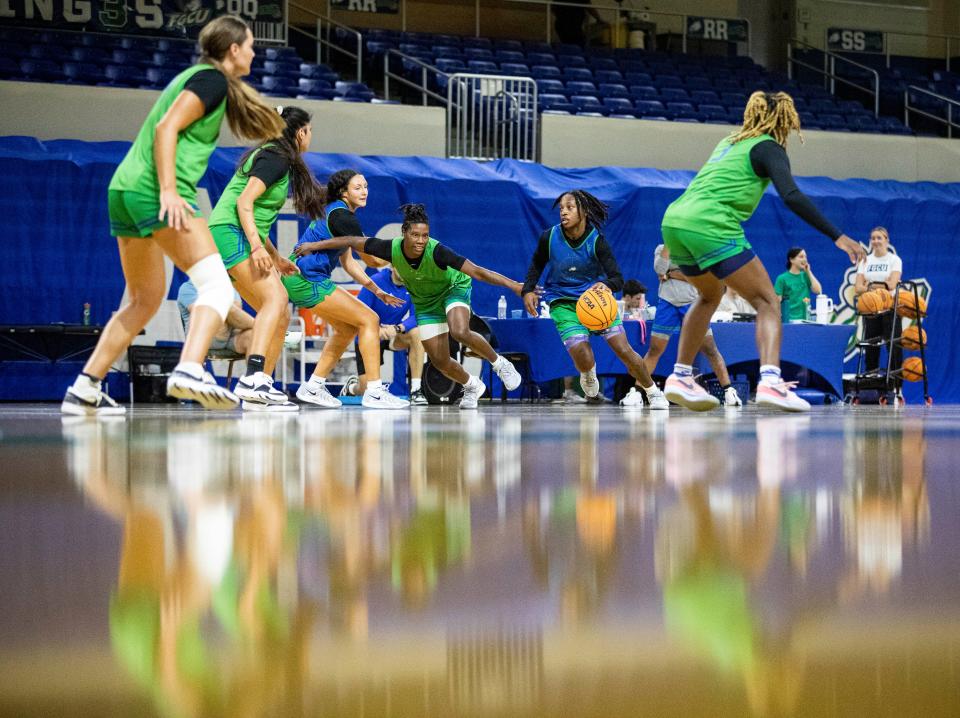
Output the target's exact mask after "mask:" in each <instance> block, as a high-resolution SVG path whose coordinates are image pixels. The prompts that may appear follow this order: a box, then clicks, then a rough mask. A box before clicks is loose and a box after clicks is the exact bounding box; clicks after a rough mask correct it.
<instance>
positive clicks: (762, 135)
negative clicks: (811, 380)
mask: <svg viewBox="0 0 960 718" xmlns="http://www.w3.org/2000/svg"><path fill="white" fill-rule="evenodd" d="M792 131H796V132H797V133H798V134H799V133H800V117H799V116H798V115H797V110H796V108H795V107H794V104H793V98H791V97H790V95H788V94H787V93H785V92H776V93H769V92H754V93H753V94H752V95H751V96H750V99H749V100H748V101H747V107H746V109H745V110H744V113H743V127H741V128H740V130H739V131H737V132H735V133H734V134H732V135H730V136H729V137H726V138H724V139H723V140H722V141H721V142H720V144H718V145H717V146H716V149H714V151H713V154H712V155H711V156H710V159H709V160H707V163H706V164H705V165H704V166H703V167H702V168H701V170H700V171H699V172H698V173H697V176H696V177H694V178H693V181H692V182H691V183H690V186H689V187H687V189H686V191H685V192H684V193H683V194H682V195H681V196H680V197H679V199H677V200H676V201H675V202H673V204H671V205H670V206H669V207H668V208H667V211H666V214H665V215H664V217H663V222H662V226H661V231H662V233H663V241H664V244H665V245H666V246H667V249H669V250H670V257H671V258H672V259H673V261H675V262H676V263H677V264H678V265H679V266H680V271H681V272H683V274H684V276H686V277H687V281H689V282H690V284H692V285H693V286H694V287H696V289H697V290H698V291H699V292H700V296H699V297H698V298H697V299H696V301H694V303H693V305H692V306H691V307H690V310H689V311H688V312H687V315H686V317H684V320H683V328H682V329H681V331H680V346H679V349H678V351H677V363H676V364H675V365H674V369H673V373H672V374H671V375H670V377H669V378H668V379H667V383H666V385H665V387H664V393H665V394H666V396H667V398H668V399H669V400H670V401H672V402H675V403H677V404H680V405H682V406H685V407H687V408H688V409H693V410H695V411H706V410H708V409H712V408H714V407H716V406H718V405H719V403H720V402H719V401H718V400H717V399H716V398H715V397H713V396H711V395H710V394H708V393H707V392H706V391H705V390H704V389H703V388H702V387H701V386H699V385H698V384H697V383H696V382H695V381H694V380H693V368H692V364H693V360H694V357H696V354H697V351H698V350H699V349H700V346H701V345H702V344H703V338H704V336H705V335H706V332H707V328H708V327H709V326H710V317H711V316H713V313H714V311H715V310H716V308H717V305H718V304H719V303H720V299H721V298H722V297H723V292H724V285H727V284H729V285H730V286H731V287H733V289H734V290H735V291H736V292H737V294H739V295H740V296H741V297H743V298H744V299H746V300H747V301H748V302H749V303H750V304H751V305H753V306H754V307H755V308H756V310H757V349H758V350H759V353H760V383H759V384H758V386H757V403H758V404H763V405H767V406H774V407H777V408H780V409H784V410H786V411H809V409H810V405H809V404H808V403H807V402H806V401H805V400H803V399H802V398H800V397H799V396H797V395H796V394H795V393H794V392H793V391H792V388H793V383H792V382H785V381H783V379H782V378H781V376H780V334H781V324H780V300H779V297H777V294H776V292H774V290H773V284H771V283H770V276H769V275H768V274H767V271H766V269H764V267H763V265H762V264H761V263H760V260H759V259H757V257H756V255H754V253H753V250H752V249H751V248H750V243H749V242H747V239H746V236H745V235H744V232H743V227H742V226H741V223H742V222H745V221H746V220H747V219H749V218H750V216H751V215H752V214H753V212H754V211H755V210H756V208H757V205H758V204H760V198H761V197H762V196H763V192H764V190H765V189H766V188H767V185H769V184H770V183H771V182H773V185H774V187H776V190H777V193H778V194H779V195H780V197H781V198H782V199H783V201H784V202H786V204H787V206H788V207H789V208H790V209H791V210H792V211H793V212H794V213H796V214H797V215H798V216H799V217H800V218H801V219H803V220H804V221H805V222H806V223H807V224H809V225H810V226H811V227H813V228H814V229H816V230H818V231H820V232H821V233H822V234H824V235H826V236H827V237H829V238H830V239H831V240H832V241H833V243H834V244H835V245H836V246H837V248H838V249H840V250H841V251H843V252H846V254H847V256H848V257H849V258H850V261H851V262H852V263H853V264H856V263H857V262H858V261H860V260H861V259H863V257H864V255H865V253H864V250H863V248H862V247H861V246H860V244H859V243H858V242H855V241H854V240H852V239H850V237H848V236H847V235H845V234H844V233H843V232H841V231H840V230H839V229H837V228H836V227H834V226H833V225H832V224H831V223H830V222H829V221H828V220H827V219H826V218H825V217H824V216H823V215H822V214H820V212H819V211H818V210H817V208H816V207H815V206H814V205H813V203H812V202H811V201H810V200H809V199H808V198H807V196H806V195H804V194H803V192H801V191H800V190H799V189H798V188H797V185H796V183H795V182H794V180H793V176H792V174H791V172H790V160H789V159H788V157H787V152H786V149H785V147H786V144H787V137H788V136H789V134H790V132H792ZM800 138H801V141H802V140H803V136H802V135H801V136H800Z"/></svg>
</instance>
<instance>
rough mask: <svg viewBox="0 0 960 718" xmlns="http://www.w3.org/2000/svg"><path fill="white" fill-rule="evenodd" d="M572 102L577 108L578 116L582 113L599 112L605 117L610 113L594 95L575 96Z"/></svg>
mask: <svg viewBox="0 0 960 718" xmlns="http://www.w3.org/2000/svg"><path fill="white" fill-rule="evenodd" d="M570 102H571V103H573V106H574V107H576V108H577V114H579V113H581V112H599V113H600V114H604V115H605V114H607V113H608V112H609V110H607V108H606V107H604V105H603V103H602V102H600V100H598V99H597V98H596V97H594V96H592V95H574V96H573V97H571V98H570Z"/></svg>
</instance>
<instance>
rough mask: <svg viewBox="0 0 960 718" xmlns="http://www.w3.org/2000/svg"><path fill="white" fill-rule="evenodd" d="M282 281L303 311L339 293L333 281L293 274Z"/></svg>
mask: <svg viewBox="0 0 960 718" xmlns="http://www.w3.org/2000/svg"><path fill="white" fill-rule="evenodd" d="M244 241H246V240H244ZM293 260H294V257H291V258H290V261H293ZM280 281H281V282H283V286H284V288H285V289H286V290H287V296H288V297H290V301H291V302H293V304H294V306H295V307H298V308H301V309H311V308H313V307H315V306H317V305H318V304H319V303H320V302H322V301H323V300H324V299H326V298H327V297H329V296H330V295H331V294H333V293H334V292H335V291H337V285H336V284H334V282H333V280H331V279H324V280H323V281H322V282H311V281H310V280H309V279H306V278H305V277H304V276H303V275H302V274H291V275H290V276H289V277H280Z"/></svg>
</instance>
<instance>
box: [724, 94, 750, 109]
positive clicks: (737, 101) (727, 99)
mask: <svg viewBox="0 0 960 718" xmlns="http://www.w3.org/2000/svg"><path fill="white" fill-rule="evenodd" d="M720 101H721V102H722V103H723V104H725V105H727V106H733V107H746V104H747V96H746V94H744V93H743V92H721V93H720Z"/></svg>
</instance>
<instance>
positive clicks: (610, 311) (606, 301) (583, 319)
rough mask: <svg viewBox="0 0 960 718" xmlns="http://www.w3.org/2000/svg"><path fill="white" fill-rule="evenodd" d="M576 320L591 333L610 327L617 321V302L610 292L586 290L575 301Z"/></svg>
mask: <svg viewBox="0 0 960 718" xmlns="http://www.w3.org/2000/svg"><path fill="white" fill-rule="evenodd" d="M577 319H578V320H579V321H580V323H581V324H582V325H583V326H585V327H586V328H587V329H589V330H590V331H592V332H599V331H602V330H604V329H607V328H608V327H610V325H611V324H613V323H614V321H616V319H617V300H616V299H614V298H613V292H611V291H610V290H606V291H602V290H596V289H588V290H587V291H585V292H584V293H583V294H581V295H580V298H579V299H578V300H577Z"/></svg>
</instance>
